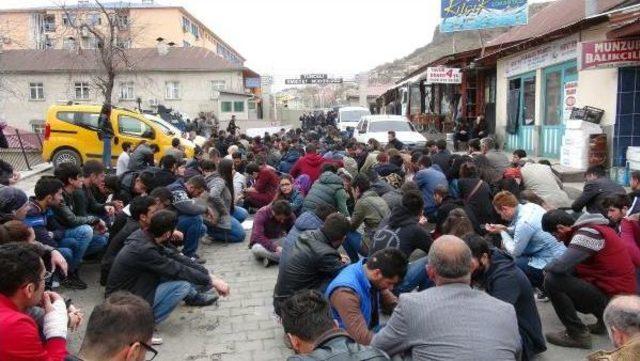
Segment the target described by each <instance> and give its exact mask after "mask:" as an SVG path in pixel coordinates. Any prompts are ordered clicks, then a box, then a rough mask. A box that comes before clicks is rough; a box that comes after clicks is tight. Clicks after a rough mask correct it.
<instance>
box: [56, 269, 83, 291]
mask: <svg viewBox="0 0 640 361" xmlns="http://www.w3.org/2000/svg"><path fill="white" fill-rule="evenodd" d="M60 286H62V287H65V288H69V289H72V290H86V289H87V284H86V283H85V282H84V281H83V280H82V279H80V276H78V274H77V273H71V274H69V275H68V276H67V278H65V279H64V280H62V282H60Z"/></svg>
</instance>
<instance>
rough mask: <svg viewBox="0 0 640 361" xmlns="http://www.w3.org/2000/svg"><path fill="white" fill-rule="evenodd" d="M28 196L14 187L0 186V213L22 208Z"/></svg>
mask: <svg viewBox="0 0 640 361" xmlns="http://www.w3.org/2000/svg"><path fill="white" fill-rule="evenodd" d="M28 201H29V198H28V197H27V194H26V193H25V192H24V191H23V190H21V189H19V188H15V187H0V213H12V212H14V211H17V210H18V209H20V208H22V207H23V206H24V205H25V204H27V202H28Z"/></svg>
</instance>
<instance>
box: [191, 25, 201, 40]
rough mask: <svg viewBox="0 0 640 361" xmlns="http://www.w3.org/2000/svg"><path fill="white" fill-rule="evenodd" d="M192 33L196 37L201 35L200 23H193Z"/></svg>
mask: <svg viewBox="0 0 640 361" xmlns="http://www.w3.org/2000/svg"><path fill="white" fill-rule="evenodd" d="M191 34H193V36H195V37H196V39H198V38H199V37H200V31H198V25H196V24H193V23H192V24H191Z"/></svg>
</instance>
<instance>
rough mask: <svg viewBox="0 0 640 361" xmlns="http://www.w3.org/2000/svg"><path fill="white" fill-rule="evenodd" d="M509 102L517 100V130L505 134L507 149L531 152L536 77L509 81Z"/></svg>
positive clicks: (531, 74) (527, 75)
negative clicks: (514, 132) (513, 132)
mask: <svg viewBox="0 0 640 361" xmlns="http://www.w3.org/2000/svg"><path fill="white" fill-rule="evenodd" d="M509 93H510V100H509V101H510V102H515V101H516V100H517V103H518V106H517V116H518V130H517V132H516V134H507V149H509V150H516V149H524V150H525V151H526V152H527V153H532V152H533V129H534V125H535V110H536V109H535V102H536V76H535V74H534V73H530V74H526V75H523V76H522V77H520V78H515V79H511V80H510V81H509Z"/></svg>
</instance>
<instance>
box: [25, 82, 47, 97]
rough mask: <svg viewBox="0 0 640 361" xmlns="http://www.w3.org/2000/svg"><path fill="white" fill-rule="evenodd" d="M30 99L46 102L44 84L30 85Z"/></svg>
mask: <svg viewBox="0 0 640 361" xmlns="http://www.w3.org/2000/svg"><path fill="white" fill-rule="evenodd" d="M29 99H30V100H44V84H43V83H29Z"/></svg>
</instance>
